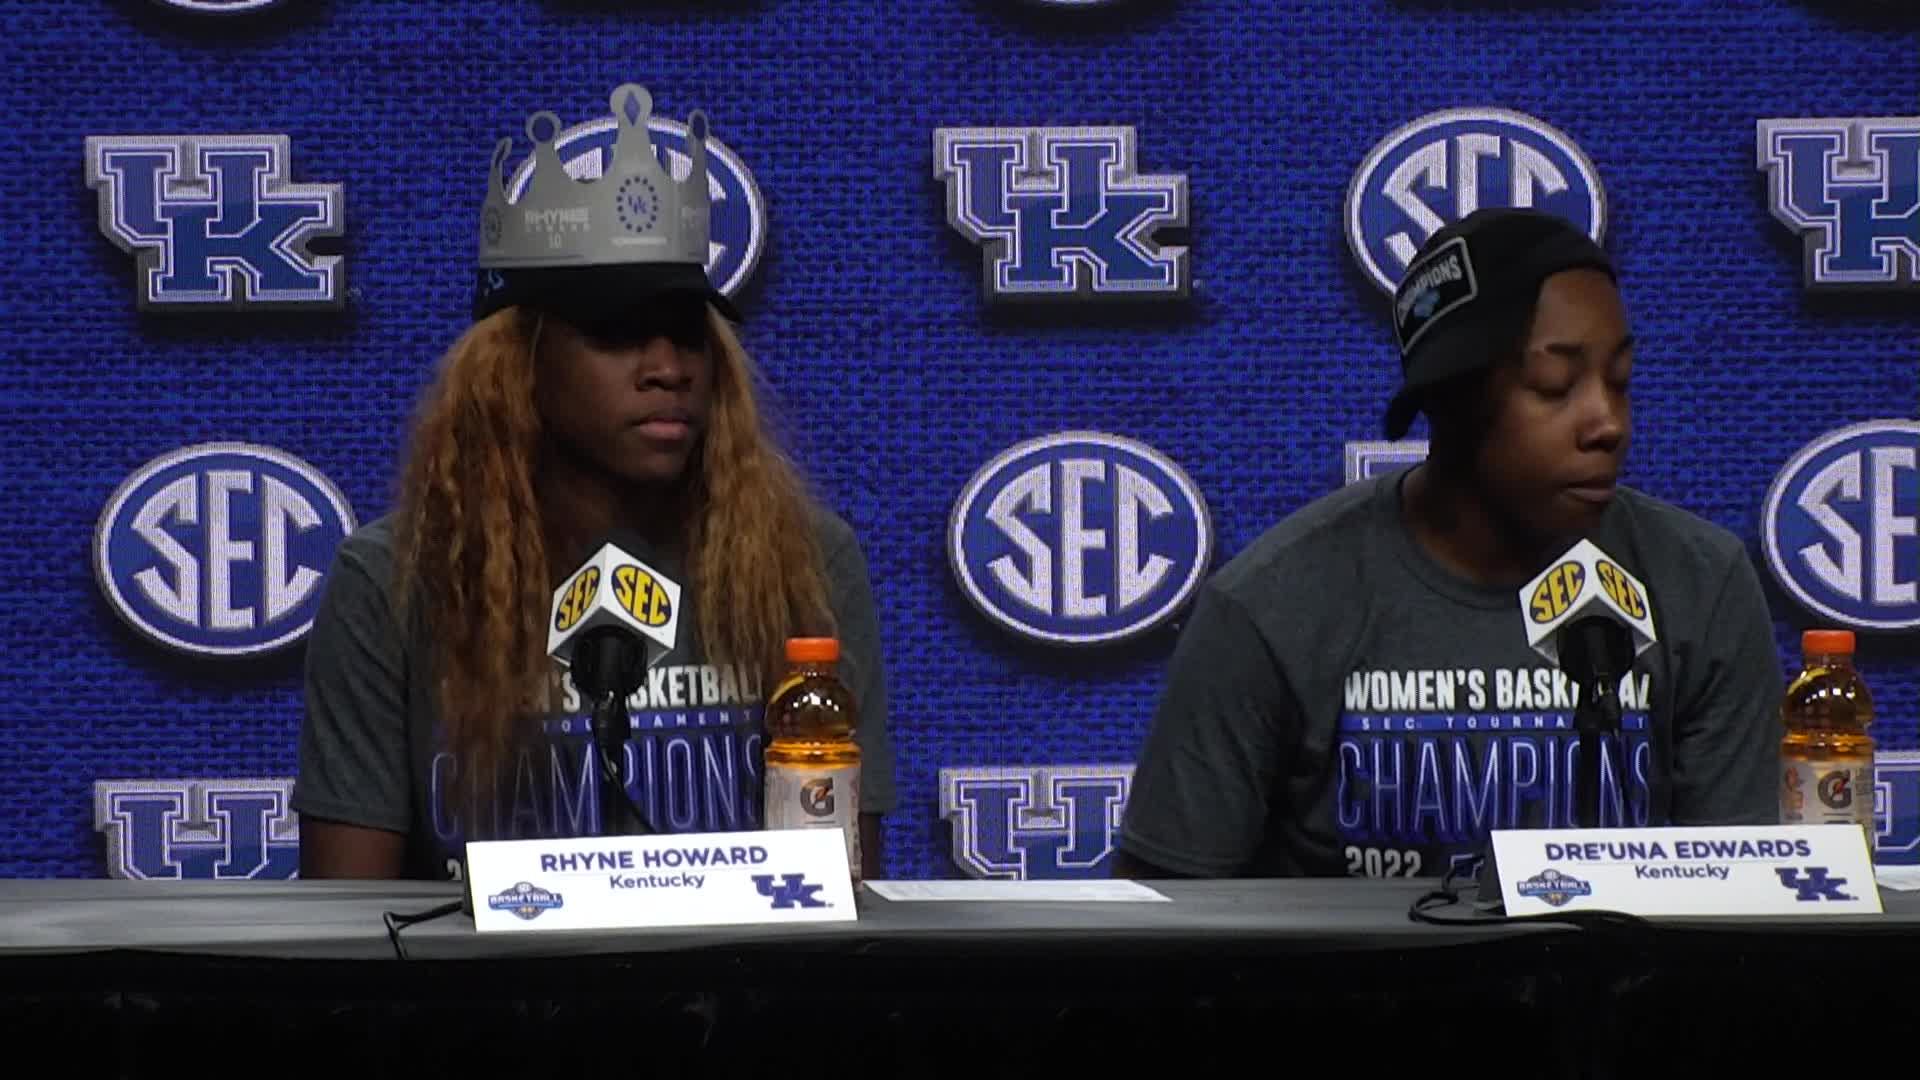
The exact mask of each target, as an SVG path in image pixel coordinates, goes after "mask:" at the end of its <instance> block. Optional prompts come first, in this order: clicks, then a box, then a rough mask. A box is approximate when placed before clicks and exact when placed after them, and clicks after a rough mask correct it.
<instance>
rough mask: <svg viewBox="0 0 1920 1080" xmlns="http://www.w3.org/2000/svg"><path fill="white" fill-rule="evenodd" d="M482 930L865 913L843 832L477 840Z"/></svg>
mask: <svg viewBox="0 0 1920 1080" xmlns="http://www.w3.org/2000/svg"><path fill="white" fill-rule="evenodd" d="M467 875H468V886H467V887H468V889H469V890H471V892H472V896H473V926H474V929H475V930H478V931H481V932H483V933H484V932H489V931H526V930H637V929H647V928H651V927H665V926H720V925H740V924H743V923H799V922H849V921H853V920H854V919H856V918H857V917H858V916H857V912H856V911H855V907H854V900H853V876H852V872H851V870H850V869H849V867H848V864H847V846H846V842H845V841H844V840H843V839H842V838H841V835H840V831H839V830H838V829H773V830H762V831H757V832H730V833H685V834H679V835H670V836H606V837H585V838H579V839H572V840H496V841H485V842H482V841H475V842H473V843H470V844H468V845H467Z"/></svg>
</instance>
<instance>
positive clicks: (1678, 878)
mask: <svg viewBox="0 0 1920 1080" xmlns="http://www.w3.org/2000/svg"><path fill="white" fill-rule="evenodd" d="M1493 857H1494V862H1495V864H1496V866H1497V867H1498V869H1499V871H1500V893H1501V898H1502V899H1503V900H1504V901H1505V902H1506V912H1507V914H1508V915H1551V914H1553V913H1555V912H1560V911H1618V912H1625V913H1626V914H1629V915H1815V916H1818V915H1862V914H1868V915H1877V914H1880V912H1881V907H1880V887H1879V884H1878V883H1877V882H1876V881H1875V880H1874V877H1873V859H1872V856H1871V854H1870V853H1869V852H1868V850H1867V843H1866V833H1865V832H1864V831H1863V830H1861V829H1860V828H1858V827H1856V826H1853V825H1756V826H1745V825H1742V826H1722V827H1715V828H1678V827H1672V828H1660V829H1522V830H1496V831H1495V832H1494V833H1493Z"/></svg>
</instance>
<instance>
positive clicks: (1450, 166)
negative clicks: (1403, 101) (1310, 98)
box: [1346, 108, 1607, 294]
mask: <svg viewBox="0 0 1920 1080" xmlns="http://www.w3.org/2000/svg"><path fill="white" fill-rule="evenodd" d="M1486 206H1509V207H1533V208H1536V209H1540V210H1545V211H1548V212H1550V213H1556V214H1559V215H1560V216H1561V217H1564V218H1566V219H1567V220H1568V221H1571V222H1573V223H1574V225H1575V226H1576V227H1578V228H1580V229H1583V230H1585V231H1586V233H1587V235H1589V236H1591V237H1593V239H1594V241H1595V242H1599V241H1601V240H1603V239H1604V238H1605V236H1606V228H1607V199H1606V193H1605V191H1604V190H1603V189H1602V187H1601V184H1600V173H1599V170H1597V169H1595V168H1594V166H1593V162H1592V161H1591V160H1589V159H1588V158H1587V155H1586V153H1585V152H1584V151H1582V150H1581V149H1580V147H1579V146H1578V145H1576V144H1575V143H1574V141H1573V140H1572V139H1570V138H1568V137H1567V136H1566V135H1565V134H1563V133H1562V132H1560V131H1558V130H1556V129H1555V128H1553V127H1552V126H1550V125H1548V124H1547V123H1545V122H1544V121H1541V120H1538V119H1535V118H1534V117H1531V116H1528V115H1526V114H1525V113H1519V112H1514V111H1512V110H1510V109H1494V108H1471V109H1445V110H1442V111H1440V112H1435V113H1428V114H1427V115H1425V116H1422V117H1420V118H1419V119H1418V120H1415V121H1413V122H1412V123H1410V124H1407V125H1406V126H1404V127H1402V128H1400V129H1399V130H1397V131H1395V132H1393V133H1392V134H1390V135H1388V136H1387V137H1386V138H1384V139H1381V140H1380V141H1379V142H1378V143H1376V144H1375V145H1374V147H1373V149H1372V150H1371V151H1370V152H1369V153H1368V154H1367V156H1366V159H1365V160H1363V161H1362V162H1361V163H1360V168H1359V169H1358V170H1357V171H1356V172H1355V173H1354V175H1353V180H1352V182H1351V183H1350V184H1349V185H1348V187H1347V205H1346V232H1347V245H1348V247H1349V248H1351V249H1352V251H1353V257H1354V259H1355V260H1356V261H1357V262H1358V263H1359V264H1360V268H1361V270H1362V271H1364V272H1365V273H1366V275H1367V277H1368V278H1369V279H1370V280H1371V281H1372V282H1373V283H1374V285H1375V286H1377V287H1378V288H1379V289H1380V291H1381V292H1384V293H1389V294H1391V293H1392V292H1393V290H1394V286H1395V285H1397V284H1398V283H1399V281H1400V275H1401V274H1402V273H1403V272H1405V270H1406V268H1407V264H1408V263H1410V262H1412V261H1413V257H1414V255H1415V254H1417V253H1418V252H1419V250H1420V245H1421V244H1423V243H1425V242H1426V239H1427V237H1429V236H1432V235H1433V234H1434V233H1435V232H1438V231H1439V230H1440V229H1441V228H1442V227H1443V226H1445V225H1448V224H1451V223H1452V222H1455V221H1458V220H1460V219H1461V218H1463V217H1466V216H1467V215H1468V214H1471V213H1472V212H1474V211H1475V210H1478V209H1480V208H1481V207H1486Z"/></svg>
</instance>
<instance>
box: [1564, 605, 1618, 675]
mask: <svg viewBox="0 0 1920 1080" xmlns="http://www.w3.org/2000/svg"><path fill="white" fill-rule="evenodd" d="M1632 664H1633V635H1632V634H1630V633H1628V631H1627V628H1626V627H1625V626H1622V625H1621V624H1620V623H1619V622H1618V621H1617V620H1615V619H1611V618H1608V617H1607V616H1604V615H1589V616H1587V617H1586V618H1584V619H1576V620H1575V621H1573V622H1572V623H1570V624H1568V625H1567V627H1566V628H1565V629H1564V630H1562V631H1561V636H1560V667H1561V669H1562V670H1563V671H1565V672H1566V673H1567V674H1568V675H1570V676H1572V677H1573V678H1574V679H1576V680H1579V681H1582V682H1585V681H1587V680H1589V679H1596V678H1605V679H1606V680H1608V683H1609V685H1611V684H1613V683H1616V682H1618V681H1619V680H1620V678H1621V677H1622V676H1624V675H1626V673H1627V670H1628V668H1629V667H1631V666H1632Z"/></svg>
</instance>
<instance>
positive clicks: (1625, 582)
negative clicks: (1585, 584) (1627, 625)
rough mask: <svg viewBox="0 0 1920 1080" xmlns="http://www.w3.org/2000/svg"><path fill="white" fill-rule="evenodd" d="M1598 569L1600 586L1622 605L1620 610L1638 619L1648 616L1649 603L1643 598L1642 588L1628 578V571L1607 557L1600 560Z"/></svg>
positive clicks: (1615, 601)
mask: <svg viewBox="0 0 1920 1080" xmlns="http://www.w3.org/2000/svg"><path fill="white" fill-rule="evenodd" d="M1596 569H1597V570H1598V571H1599V578H1600V587H1601V588H1603V589H1605V590H1607V595H1608V596H1611V597H1613V602H1614V603H1616V604H1619V605H1620V610H1622V611H1624V612H1626V613H1627V614H1628V615H1631V616H1633V617H1634V618H1636V619H1644V618H1646V617H1647V603H1646V601H1645V600H1644V599H1642V598H1641V596H1640V590H1639V589H1637V588H1635V587H1634V584H1633V582H1632V581H1631V580H1630V579H1628V577H1627V573H1626V571H1624V570H1622V569H1620V568H1619V567H1617V566H1615V565H1613V564H1612V563H1610V562H1608V561H1606V560H1605V559H1602V560H1600V563H1599V565H1598V566H1597V567H1596Z"/></svg>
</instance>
